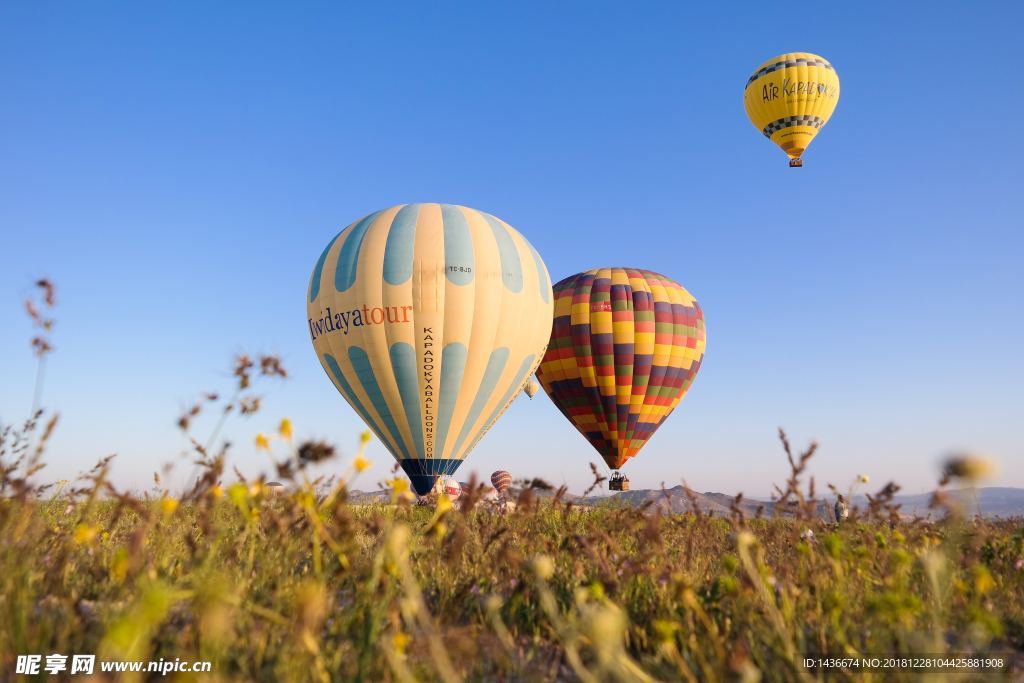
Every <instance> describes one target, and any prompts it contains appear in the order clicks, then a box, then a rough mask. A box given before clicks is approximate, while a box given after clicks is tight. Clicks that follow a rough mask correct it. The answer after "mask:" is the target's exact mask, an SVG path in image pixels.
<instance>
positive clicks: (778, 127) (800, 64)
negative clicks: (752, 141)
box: [743, 52, 839, 166]
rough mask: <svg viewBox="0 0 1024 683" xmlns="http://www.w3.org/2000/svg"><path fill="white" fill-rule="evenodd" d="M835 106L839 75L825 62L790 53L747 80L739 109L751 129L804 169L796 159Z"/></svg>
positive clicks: (821, 58) (770, 61) (780, 56)
mask: <svg viewBox="0 0 1024 683" xmlns="http://www.w3.org/2000/svg"><path fill="white" fill-rule="evenodd" d="M838 102H839V75H838V74H836V70H835V68H834V67H833V66H832V65H831V64H829V63H828V60H826V59H825V58H824V57H819V56H818V55H815V54H811V53H810V52H789V53H786V54H784V55H779V56H778V57H772V58H771V59H769V60H768V61H767V62H765V63H764V64H762V65H761V66H760V67H758V69H757V71H755V72H754V75H752V76H751V77H750V78H749V79H748V80H747V87H746V88H745V89H744V91H743V105H744V106H745V107H746V110H747V116H748V117H750V122H751V123H752V124H754V127H755V128H757V129H758V130H759V131H761V132H762V133H763V134H764V136H765V137H766V138H768V139H769V140H771V141H772V142H774V143H775V144H776V145H778V146H779V147H781V148H782V151H783V152H785V153H786V154H788V155H789V165H790V166H803V160H802V159H801V158H800V155H802V154H803V153H804V150H805V149H807V146H808V145H809V144H811V140H813V139H814V136H815V135H817V134H818V131H819V130H821V129H822V128H823V127H824V125H825V124H826V123H828V120H829V118H830V117H831V116H832V112H834V111H835V109H836V104H837V103H838Z"/></svg>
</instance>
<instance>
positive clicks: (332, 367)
mask: <svg viewBox="0 0 1024 683" xmlns="http://www.w3.org/2000/svg"><path fill="white" fill-rule="evenodd" d="M551 310H552V294H551V281H550V280H549V279H548V273H547V269H546V268H545V266H544V262H543V261H542V260H541V258H540V255H539V254H537V252H536V250H534V248H533V247H532V246H530V244H529V242H527V241H526V239H525V238H524V237H523V236H522V235H520V234H519V233H518V232H517V231H516V230H515V229H513V228H512V227H511V226H509V225H508V224H507V223H505V222H504V221H502V220H500V219H498V218H495V217H494V216H491V215H489V214H486V213H483V212H481V211H476V210H474V209H469V208H466V207H462V206H454V205H449V204H405V205H400V206H393V207H391V208H389V209H384V210H383V211H378V212H376V213H372V214H370V215H368V216H366V217H364V218H362V219H361V220H359V221H356V222H355V223H353V224H352V225H350V226H348V227H347V228H345V229H344V230H342V231H341V232H340V233H339V234H338V235H337V236H336V237H335V238H334V239H332V240H331V242H330V244H328V245H327V248H326V249H325V250H324V252H323V253H322V254H321V255H320V258H319V259H318V260H317V262H316V267H315V268H314V269H313V277H312V279H311V281H310V285H309V295H308V297H307V312H308V316H307V317H308V325H309V334H310V337H311V338H312V341H313V348H314V349H315V350H316V354H317V357H318V358H319V359H320V362H321V364H322V365H323V367H324V370H325V371H326V372H327V375H328V376H329V377H330V378H331V380H332V381H333V382H334V385H335V387H337V389H338V391H339V392H340V393H341V395H342V396H343V397H344V398H345V400H346V401H348V403H349V404H350V405H351V406H352V408H353V409H355V411H356V412H357V413H358V414H359V416H360V417H362V419H363V421H365V422H366V424H367V425H368V426H369V427H370V428H371V429H372V430H373V431H374V433H376V435H377V436H378V437H379V438H380V440H381V442H382V443H383V444H384V445H385V446H386V447H387V449H388V450H389V451H390V452H391V453H392V455H394V457H395V458H396V459H397V460H398V462H399V463H400V464H401V466H402V469H403V470H405V472H406V474H407V475H408V476H409V479H410V480H411V481H412V486H413V489H414V490H415V491H416V493H418V494H419V495H421V496H422V495H425V494H427V493H428V492H429V491H430V490H431V489H432V487H433V485H434V482H435V480H436V479H437V478H438V477H440V476H447V475H450V474H452V473H453V472H455V470H456V469H457V468H458V466H459V465H460V464H461V463H462V461H463V460H464V459H465V458H466V456H467V455H468V454H469V452H470V451H471V450H472V449H473V447H474V446H475V445H476V443H477V441H478V440H479V439H480V437H481V436H482V435H483V433H484V432H485V431H486V430H487V429H488V428H489V427H490V426H491V425H492V424H493V423H494V422H495V420H497V418H498V417H499V415H500V414H501V413H502V411H504V409H505V408H506V407H507V406H508V404H509V403H510V402H511V401H512V399H514V398H515V396H516V395H517V394H518V393H519V390H520V389H521V388H522V386H523V383H524V382H525V381H526V378H527V377H529V376H530V375H531V374H532V373H533V372H534V370H535V369H536V366H537V364H538V363H539V361H540V358H541V356H542V355H543V353H544V348H545V346H546V344H547V341H548V336H549V335H550V332H551V327H550V324H551V323H550V316H551Z"/></svg>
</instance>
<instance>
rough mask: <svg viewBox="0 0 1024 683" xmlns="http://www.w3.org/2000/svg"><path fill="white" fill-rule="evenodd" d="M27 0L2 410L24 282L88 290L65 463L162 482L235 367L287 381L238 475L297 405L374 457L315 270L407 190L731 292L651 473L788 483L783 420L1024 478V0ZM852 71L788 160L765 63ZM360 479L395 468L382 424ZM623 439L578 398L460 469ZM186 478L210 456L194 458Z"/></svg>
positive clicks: (2, 223) (565, 477) (719, 304)
mask: <svg viewBox="0 0 1024 683" xmlns="http://www.w3.org/2000/svg"><path fill="white" fill-rule="evenodd" d="M780 10H781V8H772V7H770V6H768V5H765V4H764V3H756V4H753V3H751V4H737V5H727V4H726V3H704V4H703V6H702V7H698V6H697V5H696V3H678V2H671V3H662V4H657V3H593V2H587V3H583V2H579V3H551V2H542V3H533V4H531V3H525V2H519V3H505V4H503V5H499V4H498V3H472V2H465V3H405V4H399V3H323V4H316V3H244V4H230V3H198V2H192V3H190V2H176V3H139V2H135V3H105V2H104V3H70V4H68V3H64V4H59V5H52V4H40V3H33V2H5V3H3V4H2V5H0V236H2V239H0V420H2V421H3V422H5V423H11V422H14V421H18V420H21V419H23V418H24V416H25V414H26V413H27V411H28V408H29V405H30V403H31V389H32V381H33V372H34V369H33V363H32V358H31V355H30V350H29V348H28V346H27V342H28V339H29V336H30V330H29V326H28V323H27V320H26V319H25V316H24V314H23V312H22V311H21V308H20V306H21V301H22V299H23V298H24V297H25V296H26V295H28V294H29V293H30V291H31V283H32V281H33V280H34V278H36V277H38V276H40V275H47V276H49V277H51V278H53V279H54V280H55V281H56V283H57V284H58V286H59V288H60V289H59V308H58V311H57V315H58V318H59V322H58V327H57V329H56V332H55V335H54V343H55V346H56V349H57V350H56V352H55V354H54V355H53V356H52V358H51V360H50V365H49V370H48V373H49V374H48V377H47V383H46V388H45V396H44V402H45V404H46V405H48V406H50V407H53V408H55V409H58V410H59V411H60V412H61V415H62V423H61V425H60V428H59V431H58V432H57V435H56V436H55V438H54V440H53V446H52V449H51V453H50V466H49V468H48V470H47V476H48V477H49V478H51V479H57V478H62V477H67V476H68V475H70V474H73V473H75V472H78V471H80V470H83V469H87V468H88V467H89V466H90V465H91V464H92V463H93V462H95V460H96V459H97V458H99V457H101V456H104V455H107V454H110V453H117V454H118V459H117V465H116V468H115V481H116V482H117V483H119V484H120V485H123V486H133V487H138V488H142V487H146V486H148V485H149V483H150V482H151V475H152V472H153V471H155V470H157V469H158V468H159V467H160V465H161V463H164V462H166V461H170V460H174V459H175V458H177V457H178V455H179V454H180V453H181V451H182V450H183V449H184V447H185V444H184V442H183V440H182V438H181V436H180V434H179V433H178V432H177V429H176V427H175V425H174V423H175V419H176V417H177V415H178V413H179V411H180V409H181V408H183V407H184V406H186V405H188V404H189V403H190V402H191V401H192V400H193V398H194V397H195V396H196V395H197V393H198V392H199V391H201V390H205V389H223V388H225V387H226V386H228V385H229V383H230V378H229V376H228V371H227V368H228V367H229V365H230V361H231V357H232V354H234V353H235V352H238V351H242V350H248V351H251V352H258V351H264V350H265V351H272V352H276V353H279V354H280V355H281V356H282V357H283V358H284V361H285V365H286V366H287V367H288V368H289V370H290V371H291V373H292V379H291V380H290V381H288V382H287V383H284V384H280V385H273V384H271V385H267V391H266V392H265V395H266V400H265V406H266V407H265V410H264V412H263V413H261V414H260V415H258V416H256V417H254V418H253V419H252V420H250V421H236V422H234V423H233V424H232V426H231V428H230V429H229V434H230V436H231V437H232V438H233V439H234V440H235V442H236V446H235V449H234V456H233V461H232V463H233V464H236V465H238V466H239V467H240V468H241V469H242V470H243V471H246V472H249V473H253V472H257V471H258V470H259V469H260V468H262V467H265V466H266V464H267V458H266V455H265V454H259V453H257V452H256V451H255V450H254V448H253V446H252V437H253V435H254V434H255V433H256V431H258V430H269V429H272V428H273V426H274V424H275V423H276V421H277V420H278V419H279V418H280V417H282V416H285V415H287V416H290V417H291V418H292V419H293V420H294V422H295V424H296V430H297V432H298V435H299V436H300V437H313V436H315V437H324V438H327V439H330V440H332V441H334V442H336V443H338V444H339V446H340V447H341V448H342V450H343V451H344V452H346V453H349V454H350V453H351V451H352V449H353V446H354V443H355V440H356V437H357V434H358V432H359V431H360V429H361V425H360V422H359V419H358V417H357V416H356V415H355V413H354V412H353V411H352V410H351V409H350V408H349V407H348V405H347V404H346V403H345V402H344V401H343V399H342V398H341V397H340V396H339V395H338V394H337V393H336V391H335V389H334V388H333V386H332V385H331V382H330V381H329V380H328V379H327V377H326V376H325V375H324V373H323V371H322V370H321V368H320V365H319V363H318V361H317V359H316V357H315V355H314V353H313V351H312V348H311V345H310V342H309V338H308V329H307V327H306V318H305V310H306V309H305V301H304V297H305V293H306V287H307V284H308V280H309V274H310V272H311V270H312V267H313V264H314V262H315V261H316V259H317V257H318V256H319V254H320V252H321V250H322V249H323V247H324V245H325V244H326V243H327V241H328V240H329V239H330V238H331V237H332V236H333V235H334V234H335V233H336V232H337V231H338V230H339V229H340V228H341V227H343V226H345V225H347V224H348V223H350V222H352V221H353V220H355V219H357V218H359V217H361V216H363V215H365V214H367V213H369V212H371V211H374V210H376V209H380V208H383V207H386V206H391V205H393V204H398V203H403V202H415V201H442V202H450V203H458V204H464V205H467V206H472V207H475V208H479V209H482V210H485V211H488V212H490V213H493V214H495V215H497V216H500V217H501V218H503V219H504V220H506V221H508V222H509V223H510V224H512V225H514V226H516V227H517V228H518V229H519V230H520V231H521V232H522V233H523V234H524V235H525V236H526V237H527V238H528V239H529V240H530V241H531V242H532V243H533V245H534V246H535V247H536V248H537V249H538V251H539V252H540V253H541V255H542V256H543V257H544V259H545V261H546V263H547V266H548V269H549V270H550V272H551V275H552V278H553V279H554V280H559V279H561V278H563V277H565V276H567V275H569V274H571V273H574V272H577V271H580V270H584V269H587V268H592V267H597V266H602V265H626V266H634V267H642V268H648V269H651V270H656V271H659V272H663V273H665V274H666V275H669V276H671V277H673V278H674V279H676V280H678V281H679V282H681V283H682V284H683V285H684V286H685V287H687V288H688V289H689V290H690V291H691V292H692V293H693V294H694V295H695V296H696V297H697V298H698V300H699V301H700V303H701V304H702V306H703V309H704V312H705V315H706V318H707V321H708V352H707V356H706V357H705V361H704V366H703V367H702V369H701V371H700V374H699V375H698V377H697V380H696V382H695V384H694V386H693V389H692V390H691V391H690V393H689V394H688V395H687V397H686V398H685V399H684V401H683V402H682V404H681V405H680V407H679V408H678V409H677V410H676V412H675V413H674V414H673V415H672V416H671V417H670V418H669V419H668V421H667V422H666V423H665V425H664V426H663V427H662V429H661V430H660V431H659V432H658V433H657V434H656V435H655V436H654V437H653V439H652V440H651V442H650V443H649V444H648V446H647V447H646V449H645V450H644V451H643V452H641V454H640V456H639V457H638V458H637V459H635V460H634V461H632V462H631V463H630V464H629V465H628V466H627V472H628V474H630V476H631V478H632V479H633V485H634V487H642V488H643V487H656V486H658V485H660V483H661V482H663V481H664V482H665V483H666V484H667V485H669V486H671V485H674V484H676V483H678V482H679V481H680V480H682V479H683V478H685V479H686V480H687V481H688V482H689V483H690V485H691V486H693V487H694V488H696V489H698V490H701V491H708V490H712V491H723V492H729V493H731V492H734V491H738V490H742V491H744V492H746V493H747V494H748V495H762V496H763V495H766V494H767V493H768V492H769V491H770V488H771V483H772V482H781V480H782V479H783V478H784V475H785V460H784V457H783V456H782V454H781V451H780V449H779V447H778V445H777V442H776V437H775V429H776V428H777V427H778V426H784V427H785V428H786V429H787V430H789V431H790V433H791V436H792V438H793V440H794V442H795V443H796V444H804V443H805V442H806V441H808V440H810V439H812V438H816V439H818V440H819V441H820V442H821V450H820V454H819V456H818V457H817V458H816V460H815V462H814V467H813V470H814V473H815V474H816V475H817V477H818V481H819V483H823V482H824V481H831V482H833V483H836V484H837V485H840V486H845V484H846V483H847V482H849V481H850V480H851V479H853V478H854V477H855V476H856V475H857V474H858V473H861V472H864V473H867V474H869V475H871V477H872V485H874V484H876V483H878V484H881V483H882V481H884V480H886V479H890V478H891V479H895V480H897V481H899V482H901V483H902V484H904V486H905V489H906V490H908V491H912V492H916V491H921V490H925V489H927V488H929V486H930V485H931V484H932V483H933V482H934V480H935V478H936V475H937V468H938V465H937V463H938V462H939V461H940V460H941V458H942V457H943V455H944V454H945V453H947V452H948V451H949V450H951V449H972V450H976V451H978V452H981V453H986V454H989V455H991V456H992V457H994V458H995V459H997V460H998V461H999V462H1000V463H1001V474H1000V476H999V477H998V478H997V479H996V480H995V481H994V482H993V483H994V484H1002V485H1011V486H1024V438H1022V437H1024V414H1022V413H1024V400H1022V389H1021V387H1022V385H1024V358H1022V351H1021V348H1022V339H1024V304H1022V302H1021V295H1022V292H1024V274H1022V273H1024V267H1022V256H1024V237H1022V229H1024V221H1022V218H1021V216H1022V210H1024V199H1022V197H1024V191H1022V188H1024V182H1022V181H1024V173H1022V171H1021V159H1022V156H1024V135H1022V132H1021V131H1022V126H1021V125H1020V116H1021V112H1022V111H1024V56H1022V54H1021V50H1020V34H1019V31H1020V27H1021V25H1022V24H1024V5H1022V4H1021V3H1019V2H1005V3H998V2H979V3H935V2H922V3H893V2H884V3H819V4H816V5H815V6H814V8H813V11H809V12H796V13H790V12H787V11H780ZM787 51H810V52H815V53H818V54H822V55H824V56H825V57H826V58H828V59H829V60H830V61H831V62H832V63H833V64H834V65H835V67H836V69H837V71H838V73H839V76H840V79H841V81H842V95H841V99H840V102H839V106H838V109H837V111H836V113H835V115H834V116H833V118H832V120H831V122H830V123H829V124H828V126H827V127H826V128H825V129H824V131H823V132H822V134H821V135H820V136H819V137H818V139H817V140H815V143H814V144H813V145H812V146H811V148H810V149H809V150H808V152H807V154H806V155H805V161H806V166H805V167H804V168H803V169H801V170H791V169H789V168H788V167H787V165H786V160H785V156H784V155H783V154H782V152H780V151H779V150H778V149H777V148H775V147H774V146H773V145H772V144H770V143H769V142H768V141H767V140H766V139H765V138H764V137H763V136H761V135H760V133H759V132H757V131H755V130H754V128H753V127H752V126H751V125H750V123H749V122H748V120H747V118H746V115H745V113H744V111H743V105H742V91H743V86H744V84H745V82H746V79H747V78H748V76H749V75H750V73H751V72H753V71H754V69H756V67H757V66H758V65H759V64H760V63H761V62H762V61H764V60H766V59H768V58H769V57H772V56H774V55H776V54H779V53H781V52H787ZM370 455H371V457H372V458H373V460H374V463H375V465H374V467H373V469H372V470H371V471H369V472H368V473H366V474H365V475H364V482H363V484H364V486H363V487H364V488H369V487H370V486H372V485H373V483H374V482H376V481H378V480H380V479H382V478H384V476H385V475H386V473H387V467H388V466H389V465H390V462H391V457H390V455H389V454H388V453H387V452H386V451H385V450H384V449H383V447H381V446H380V444H379V443H375V444H373V445H372V446H371V448H370ZM589 462H599V460H598V459H597V457H596V454H594V453H592V452H591V451H590V448H589V446H588V445H587V443H586V442H585V440H584V439H583V438H582V437H581V436H580V435H579V434H578V433H577V432H576V431H575V430H574V429H573V428H572V427H571V426H570V425H569V424H568V422H566V421H565V420H564V418H563V417H562V416H561V415H560V414H559V413H558V411H557V410H556V409H555V408H554V406H553V405H551V403H550V401H548V399H547V398H546V397H545V396H544V395H543V394H541V395H539V396H538V397H537V398H535V399H534V400H533V401H532V402H529V401H527V400H526V399H525V398H521V399H519V400H517V402H516V403H515V404H514V405H513V406H512V407H511V408H510V409H509V410H508V411H507V412H506V413H505V415H504V417H503V418H502V419H501V420H500V422H499V423H498V425H497V426H496V427H495V428H494V429H493V430H492V431H491V432H490V433H489V434H488V435H487V437H486V438H485V439H484V440H483V441H482V442H481V443H480V445H479V446H478V448H477V449H476V451H475V452H474V453H473V454H472V455H471V456H470V458H469V460H468V461H467V463H466V464H465V465H464V466H463V469H462V470H460V474H466V475H468V473H469V471H471V470H473V469H476V470H477V471H478V472H480V473H481V474H487V473H489V472H490V471H491V470H493V469H495V468H497V467H499V466H500V467H503V468H507V469H509V470H511V471H512V472H513V473H514V474H515V475H517V476H527V475H535V476H541V477H545V478H547V479H549V480H551V481H553V482H556V483H561V482H563V481H564V482H566V483H568V484H569V485H570V486H571V487H572V488H573V489H575V490H578V489H579V488H581V487H582V486H583V485H584V484H585V483H586V481H587V479H588V477H589V468H588V466H587V464H588V463H589ZM183 469H184V470H187V468H183Z"/></svg>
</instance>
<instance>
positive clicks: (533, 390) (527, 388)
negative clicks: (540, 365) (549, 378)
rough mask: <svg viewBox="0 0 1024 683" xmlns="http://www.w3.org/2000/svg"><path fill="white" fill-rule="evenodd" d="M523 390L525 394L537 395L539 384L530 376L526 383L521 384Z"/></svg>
mask: <svg viewBox="0 0 1024 683" xmlns="http://www.w3.org/2000/svg"><path fill="white" fill-rule="evenodd" d="M523 391H524V392H525V393H526V395H527V396H529V397H530V398H533V397H534V396H536V395H537V392H538V391H540V384H538V383H537V380H535V379H534V378H533V377H531V378H530V379H528V380H526V384H524V385H523Z"/></svg>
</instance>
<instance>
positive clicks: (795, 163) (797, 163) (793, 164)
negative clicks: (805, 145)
mask: <svg viewBox="0 0 1024 683" xmlns="http://www.w3.org/2000/svg"><path fill="white" fill-rule="evenodd" d="M803 166H804V160H803V159H800V158H799V157H798V158H796V159H790V160H789V167H790V168H803Z"/></svg>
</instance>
